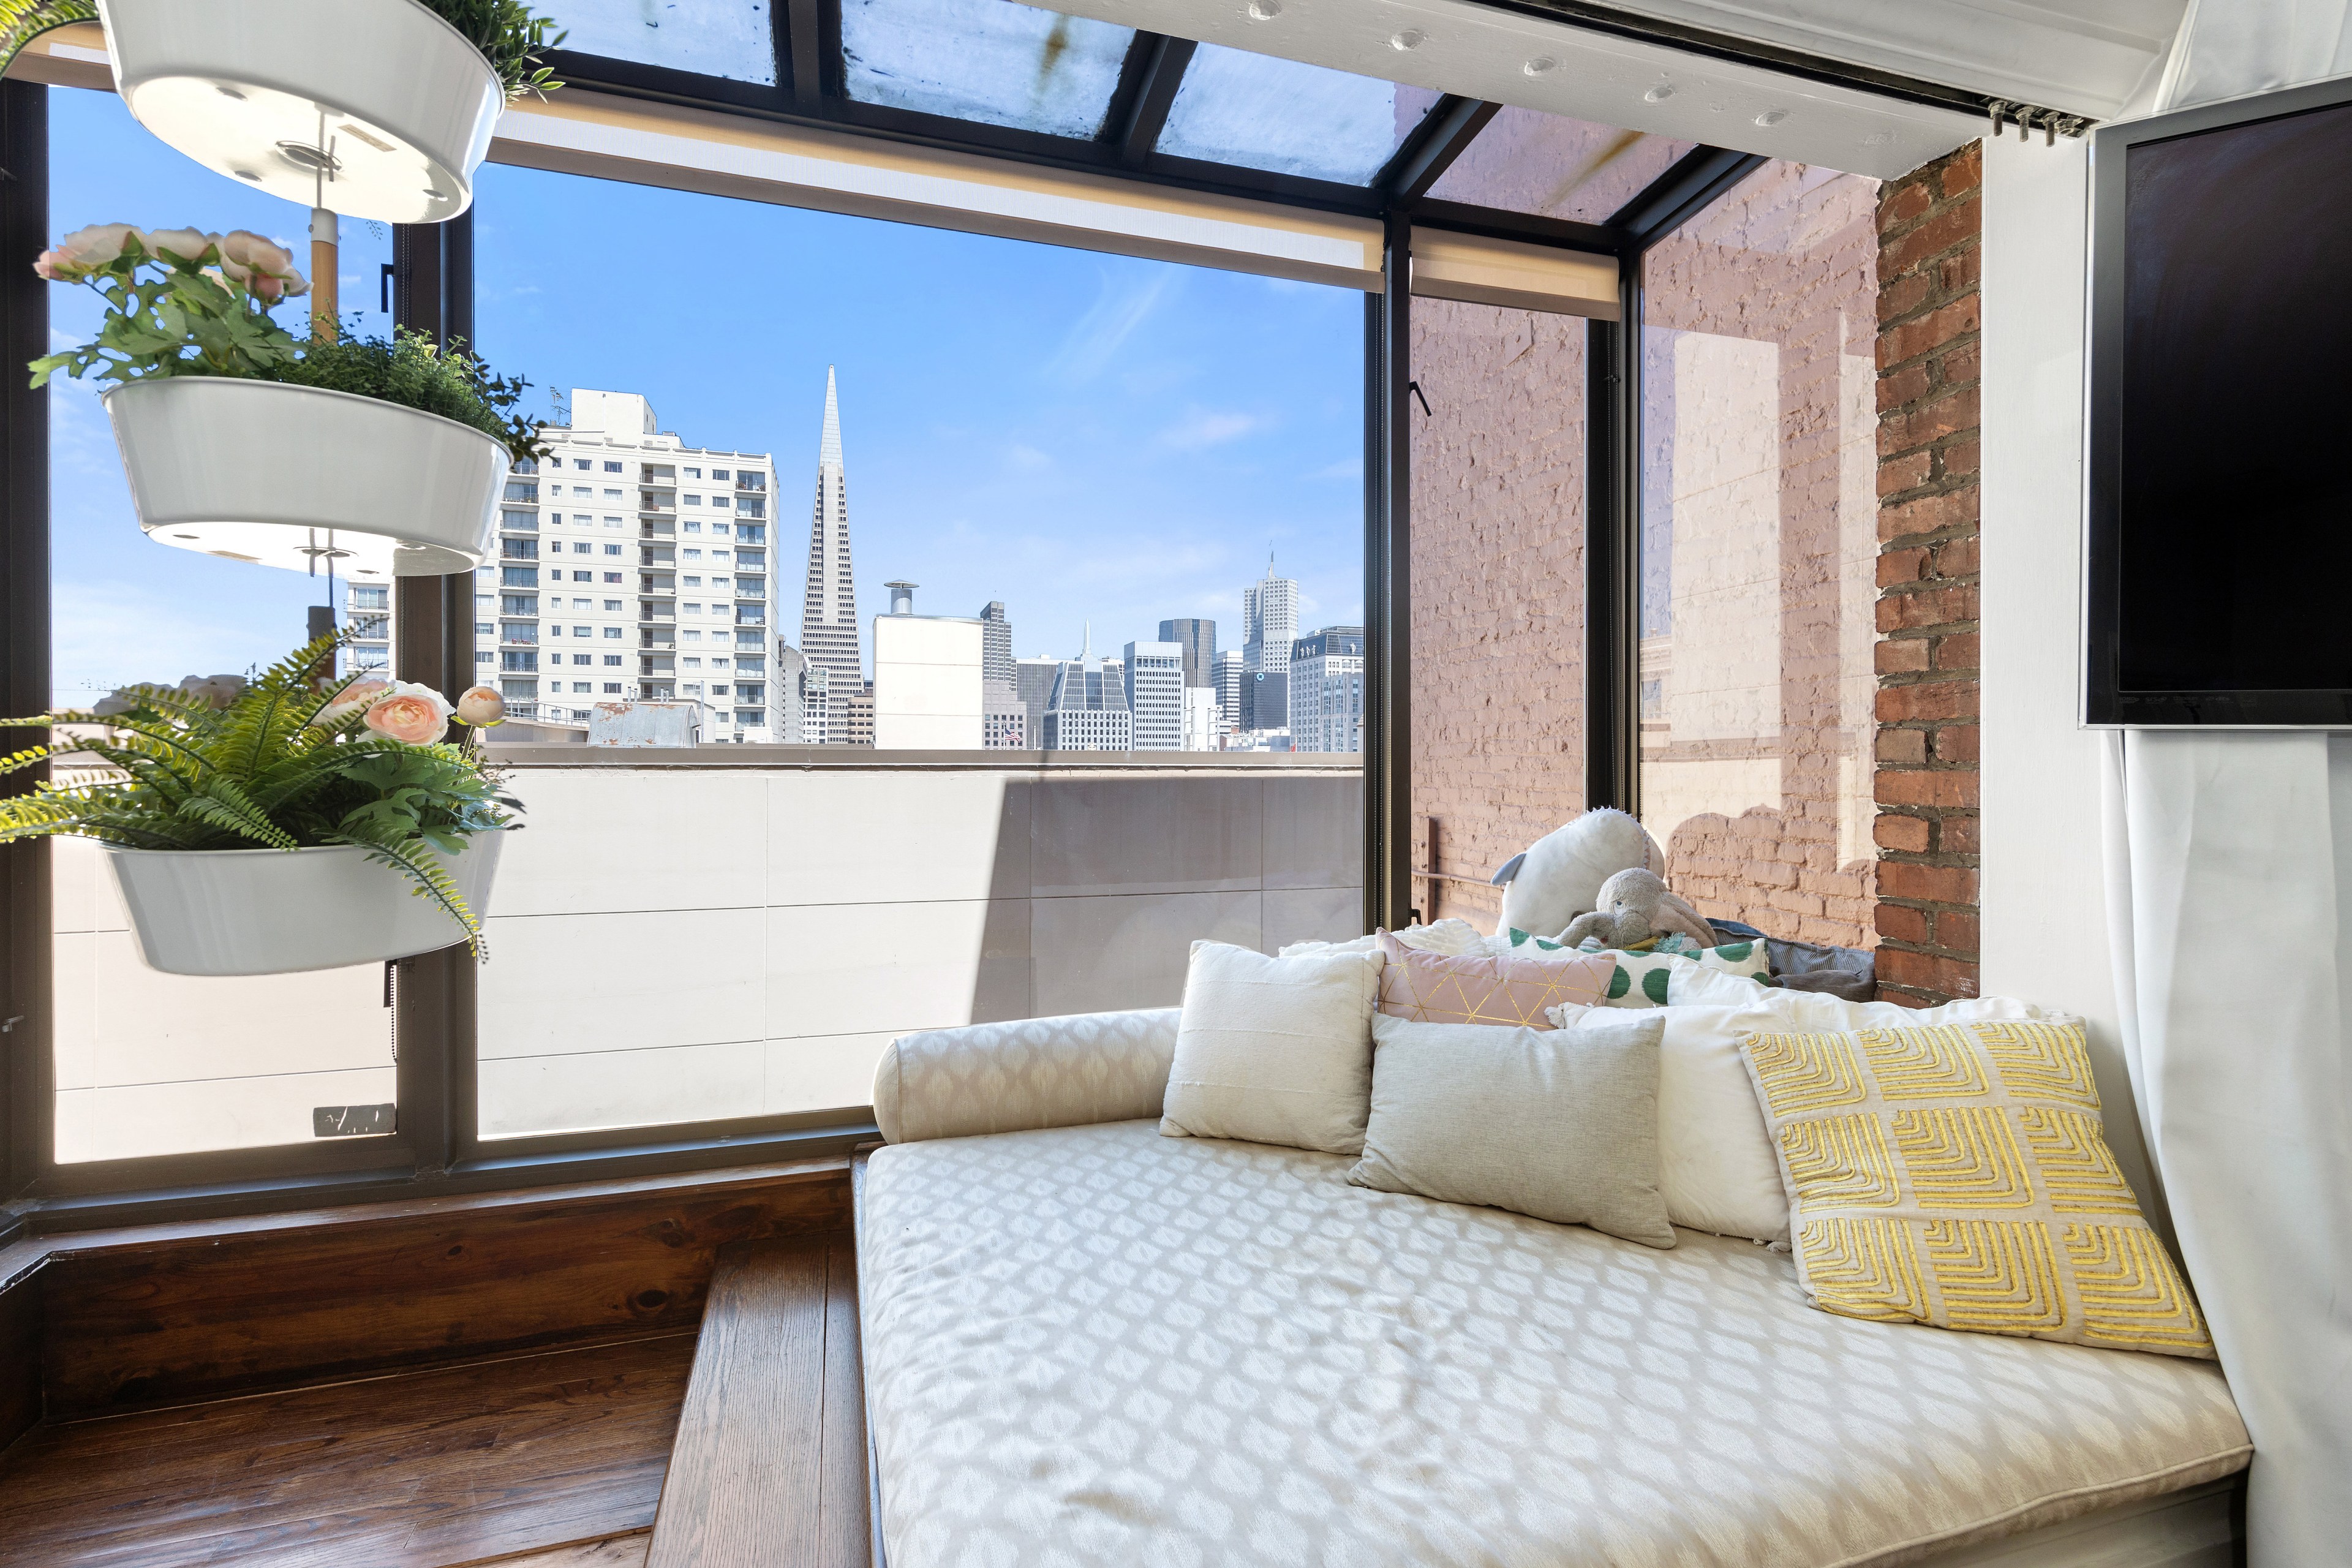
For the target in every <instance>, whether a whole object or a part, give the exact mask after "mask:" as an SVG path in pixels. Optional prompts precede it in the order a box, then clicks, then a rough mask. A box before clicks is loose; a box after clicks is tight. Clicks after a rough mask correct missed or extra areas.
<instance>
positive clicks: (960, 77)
mask: <svg viewBox="0 0 2352 1568" xmlns="http://www.w3.org/2000/svg"><path fill="white" fill-rule="evenodd" d="M1134 40H1135V30H1134V29H1133V28H1131V27H1121V26H1114V25H1113V24H1111V23H1108V22H1091V21H1087V20H1086V19H1085V18H1083V17H1079V16H1063V15H1061V14H1060V13H1058V12H1055V11H1041V10H1039V9H1037V8H1036V7H1035V6H1034V5H1019V4H1016V3H1015V0H843V5H842V7H841V54H842V68H843V70H844V72H845V84H844V85H845V87H846V88H847V89H848V92H849V96H850V97H851V98H853V99H856V100H858V101H859V102H861V103H886V104H888V105H890V106H891V107H893V108H896V109H913V110H921V111H922V112H924V113H926V114H945V115H950V116H953V117H954V118H955V119H958V120H977V121H984V122H985V123H987V124H990V125H1013V126H1018V127H1020V128H1021V129H1022V130H1024V131H1042V132H1045V133H1046V134H1048V135H1052V136H1083V137H1092V136H1095V135H1097V134H1099V133H1100V132H1101V131H1102V126H1103V117H1104V115H1105V114H1106V113H1108V111H1109V109H1110V100H1111V94H1112V93H1113V92H1115V91H1116V90H1117V89H1118V76H1119V68H1120V67H1121V66H1122V65H1124V64H1125V63H1126V59H1127V49H1128V46H1129V44H1130V43H1132V42H1134Z"/></svg>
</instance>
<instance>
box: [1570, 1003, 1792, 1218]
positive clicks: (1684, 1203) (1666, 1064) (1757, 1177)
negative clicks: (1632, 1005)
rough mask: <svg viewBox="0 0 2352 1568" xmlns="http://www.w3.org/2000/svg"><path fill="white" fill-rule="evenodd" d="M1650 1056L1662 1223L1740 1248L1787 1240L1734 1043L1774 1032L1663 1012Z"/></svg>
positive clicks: (1606, 1016) (1762, 1023) (1752, 1095)
mask: <svg viewBox="0 0 2352 1568" xmlns="http://www.w3.org/2000/svg"><path fill="white" fill-rule="evenodd" d="M1552 1013H1553V1020H1552V1021H1553V1022H1554V1023H1556V1024H1557V1025H1559V1027H1561V1028H1563V1029H1569V1030H1577V1029H1583V1028H1592V1027H1603V1028H1605V1027H1608V1026H1612V1025H1614V1024H1617V1023H1620V1022H1622V1020H1623V1019H1624V1018H1625V1016H1626V1015H1625V1014H1623V1013H1622V1012H1619V1011H1616V1010H1614V1009H1612V1008H1607V1007H1577V1008H1570V1007H1556V1008H1554V1009H1553V1010H1552ZM1656 1016H1658V1017H1659V1018H1660V1019H1661V1020H1663V1022H1664V1026H1665V1032H1664V1035H1663V1036H1662V1037H1660V1041H1659V1052H1658V1186H1659V1190H1660V1191H1661V1192H1663V1193H1664V1194H1665V1199H1666V1217H1667V1218H1668V1219H1670V1220H1672V1221H1674V1222H1675V1224H1676V1225H1679V1226H1687V1227H1688V1228H1690V1229H1692V1230H1705V1231H1711V1232H1713V1233H1714V1234H1715V1235H1717V1236H1734V1237H1741V1238H1743V1239H1745V1240H1748V1241H1786V1240H1788V1239H1789V1195H1788V1192H1787V1190H1786V1189H1785V1188H1783V1187H1782V1186H1781V1184H1780V1163H1779V1161H1777V1160H1776V1159H1775V1158H1774V1157H1773V1153H1772V1140H1771V1138H1770V1136H1769V1134H1767V1133H1766V1131H1765V1130H1764V1117H1763V1114H1762V1112H1760V1111H1759V1110H1757V1108H1756V1089H1755V1086H1754V1085H1753V1084H1751V1083H1750V1082H1749V1081H1748V1064H1747V1062H1746V1060H1745V1059H1744V1058H1742V1057H1741V1055H1740V1051H1739V1047H1740V1043H1741V1041H1743V1040H1744V1039H1746V1038H1747V1037H1748V1036H1749V1035H1751V1034H1754V1033H1755V1032H1757V1031H1758V1030H1759V1029H1764V1030H1769V1029H1775V1028H1779V1027H1780V1022H1779V1020H1778V1019H1777V1017H1776V1016H1774V1015H1773V1014H1772V1013H1770V1012H1769V1011H1766V1010H1764V1009H1761V1008H1756V1007H1662V1008H1659V1009H1657V1010H1656Z"/></svg>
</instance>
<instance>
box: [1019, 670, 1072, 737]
mask: <svg viewBox="0 0 2352 1568" xmlns="http://www.w3.org/2000/svg"><path fill="white" fill-rule="evenodd" d="M1061 674H1062V661H1061V660H1060V659H1058V658H1045V657H1043V656H1040V657H1039V658H1016V659H1014V660H1013V694H1014V695H1015V696H1017V697H1019V698H1020V699H1021V711H1022V715H1023V721H1024V724H1023V727H1024V731H1026V734H1027V737H1028V743H1029V749H1030V750H1031V751H1033V752H1034V751H1035V750H1037V749H1038V748H1039V747H1041V746H1043V745H1044V744H1045V704H1046V703H1047V702H1048V701H1050V700H1052V699H1053V695H1054V682H1055V680H1057V679H1060V677H1061Z"/></svg>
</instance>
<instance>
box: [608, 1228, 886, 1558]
mask: <svg viewBox="0 0 2352 1568" xmlns="http://www.w3.org/2000/svg"><path fill="white" fill-rule="evenodd" d="M831 1250H832V1247H831V1245H830V1242H829V1240H828V1239H826V1238H819V1239H816V1240H814V1241H773V1242H760V1243H749V1244H743V1245H739V1246H735V1247H727V1248H724V1249H723V1250H722V1251H721V1252H720V1253H719V1268H718V1271H717V1273H716V1274H715V1275H714V1276H713V1277H712V1279H711V1286H710V1306H709V1310H708V1311H707V1312H706V1313H705V1314H704V1315H703V1320H702V1334H701V1342H700V1344H699V1346H698V1348H697V1351H696V1354H695V1361H694V1381H693V1384H692V1385H691V1387H690V1388H689V1389H688V1393H687V1400H686V1408H685V1410H684V1411H683V1412H682V1413H681V1414H680V1415H679V1417H678V1428H677V1446H676V1447H675V1448H674V1449H673V1450H672V1452H671V1456H670V1467H669V1477H668V1479H667V1480H666V1481H665V1482H664V1483H663V1486H662V1497H661V1509H660V1511H659V1513H658V1514H657V1515H656V1519H655V1521H654V1538H653V1546H652V1548H651V1550H650V1551H649V1552H647V1553H646V1568H764V1565H766V1564H770V1563H793V1564H803V1563H806V1564H817V1563H824V1562H825V1561H826V1560H825V1559H824V1558H823V1557H821V1556H820V1555H819V1554H818V1546H819V1534H820V1530H821V1526H822V1518H823V1502H822V1500H823V1496H824V1488H823V1486H822V1484H821V1477H822V1474H823V1469H824V1458H825V1454H824V1430H825V1423H824V1384H825V1360H826V1358H825V1329H826V1301H825V1295H826V1292H825V1274H826V1260H827V1258H828V1255H829V1254H830V1252H831ZM852 1561H854V1559H853V1560H852Z"/></svg>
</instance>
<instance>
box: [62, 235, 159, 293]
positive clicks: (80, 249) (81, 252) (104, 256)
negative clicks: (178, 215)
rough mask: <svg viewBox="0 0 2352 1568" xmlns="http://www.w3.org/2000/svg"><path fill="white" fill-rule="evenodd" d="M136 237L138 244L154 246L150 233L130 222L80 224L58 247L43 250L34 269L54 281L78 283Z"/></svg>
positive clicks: (119, 252) (145, 247) (111, 258)
mask: <svg viewBox="0 0 2352 1568" xmlns="http://www.w3.org/2000/svg"><path fill="white" fill-rule="evenodd" d="M133 240H136V241H137V242H138V244H139V248H140V249H141V250H142V251H146V250H149V249H150V248H151V247H150V246H149V244H148V240H147V236H146V235H145V234H143V233H142V232H141V231H140V230H139V229H138V228H137V227H136V226H133V225H131V224H127V223H94V224H92V225H90V226H89V227H88V228H78V229H76V230H74V231H73V232H72V233H71V234H69V235H68V236H66V237H64V238H63V239H61V240H59V241H58V243H57V248H55V249H54V250H45V251H43V252H41V256H40V259H39V260H37V261H36V262H34V263H33V270H34V271H36V272H37V273H39V274H40V275H41V276H42V277H44V278H46V279H48V280H49V281H50V282H52V283H79V282H80V281H81V280H82V279H85V278H87V277H89V275H90V274H91V273H93V272H96V271H97V270H99V269H100V268H102V267H105V266H106V265H107V264H109V263H110V262H112V261H116V260H119V259H120V258H121V256H122V253H123V252H124V251H125V250H127V249H129V248H130V247H131V242H132V241H133Z"/></svg>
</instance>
